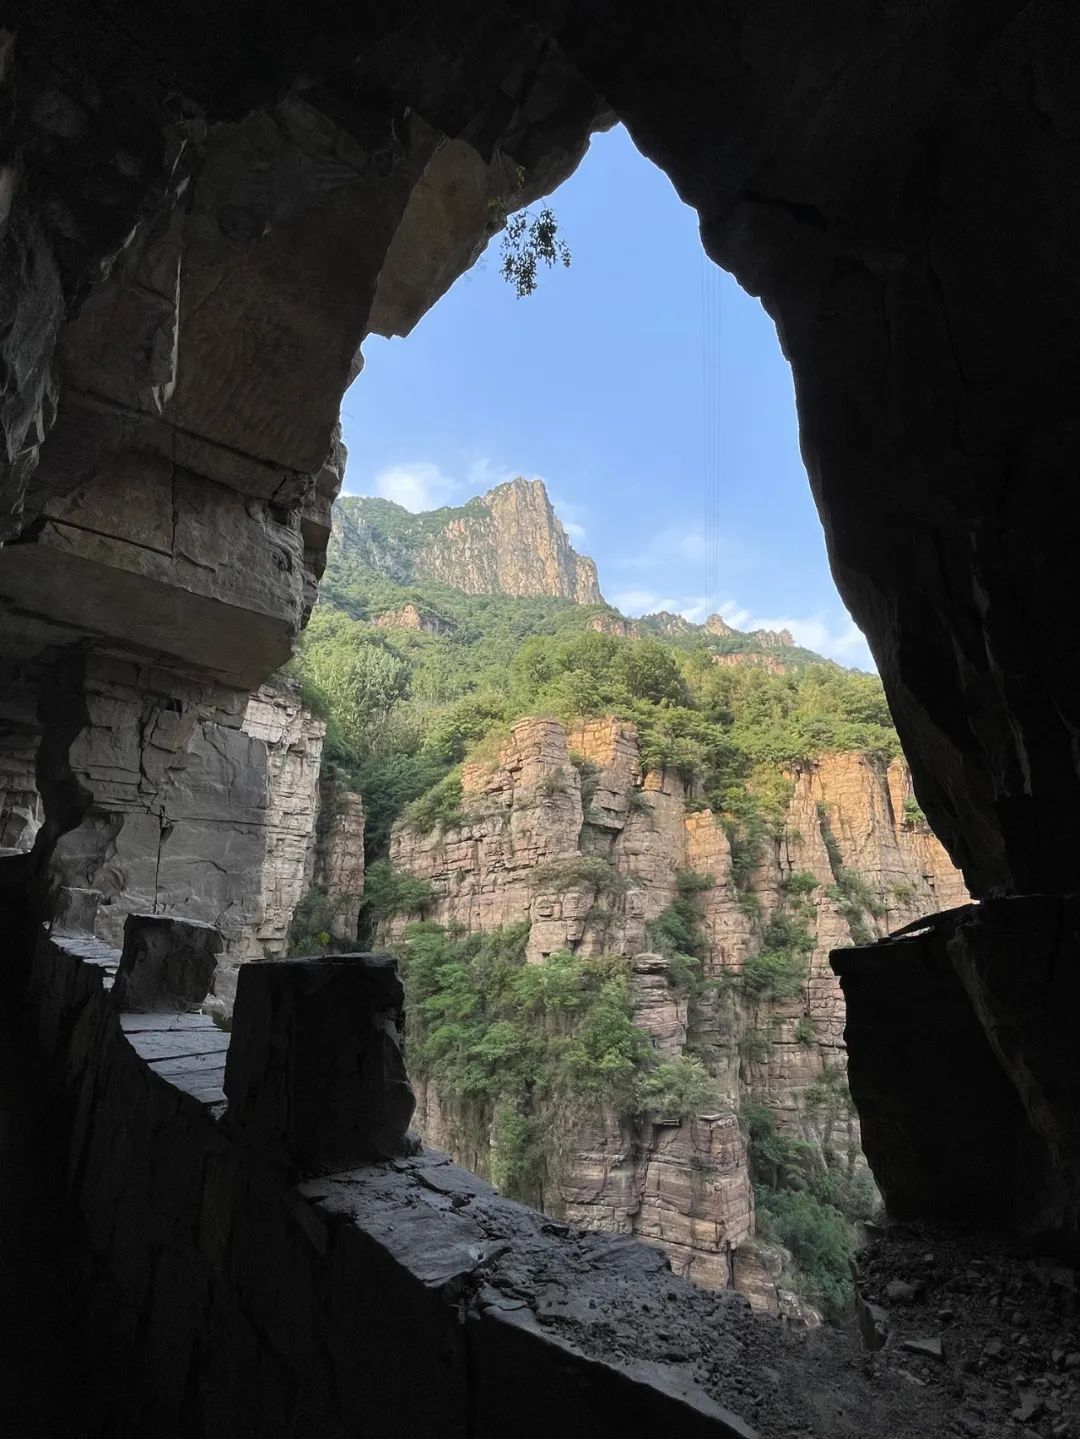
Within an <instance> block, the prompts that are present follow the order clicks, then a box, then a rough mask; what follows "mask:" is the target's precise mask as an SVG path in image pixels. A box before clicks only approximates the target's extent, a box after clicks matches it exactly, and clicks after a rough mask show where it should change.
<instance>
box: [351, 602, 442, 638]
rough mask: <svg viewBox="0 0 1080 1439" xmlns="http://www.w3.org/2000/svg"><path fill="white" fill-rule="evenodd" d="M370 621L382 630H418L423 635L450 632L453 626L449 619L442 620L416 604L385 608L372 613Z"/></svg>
mask: <svg viewBox="0 0 1080 1439" xmlns="http://www.w3.org/2000/svg"><path fill="white" fill-rule="evenodd" d="M371 623H372V624H373V625H377V626H378V627H379V629H383V630H418V631H419V632H420V633H421V634H425V635H445V634H450V633H451V632H452V631H453V628H454V626H453V625H452V624H451V623H450V621H449V620H444V619H442V618H441V617H440V616H439V615H435V614H432V613H431V612H430V611H429V610H421V609H419V608H418V607H417V606H416V605H402V606H401V608H400V609H396V610H385V611H384V612H383V613H382V614H381V615H374V616H373V617H372V621H371Z"/></svg>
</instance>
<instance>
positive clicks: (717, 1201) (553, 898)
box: [386, 719, 966, 1309]
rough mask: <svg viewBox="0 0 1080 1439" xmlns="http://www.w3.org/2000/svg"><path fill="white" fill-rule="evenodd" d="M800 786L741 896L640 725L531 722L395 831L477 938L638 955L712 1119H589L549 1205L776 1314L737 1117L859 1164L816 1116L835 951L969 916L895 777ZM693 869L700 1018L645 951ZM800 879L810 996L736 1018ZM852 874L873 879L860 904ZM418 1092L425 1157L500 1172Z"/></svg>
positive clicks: (844, 768)
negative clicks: (758, 1107)
mask: <svg viewBox="0 0 1080 1439" xmlns="http://www.w3.org/2000/svg"><path fill="white" fill-rule="evenodd" d="M583 775H584V776H585V780H584V783H583ZM790 781H791V792H790V799H789V801H788V805H787V813H786V817H785V823H784V827H783V833H784V838H782V839H778V840H776V841H774V842H770V843H769V844H768V845H767V846H766V848H765V850H764V851H763V852H762V853H761V854H760V855H759V857H758V861H757V864H756V866H755V868H754V870H753V873H752V874H751V875H750V877H749V881H748V883H747V884H746V886H745V887H744V888H743V889H740V888H739V887H738V886H737V885H736V882H735V877H734V870H733V865H732V855H731V845H730V842H729V840H728V836H727V834H726V833H725V830H724V828H723V826H722V825H721V824H720V823H719V822H718V821H717V819H716V817H715V816H714V815H713V814H712V813H711V812H710V811H709V810H707V809H701V808H699V807H697V806H696V805H695V806H692V807H689V806H688V803H687V801H688V795H687V790H686V786H685V784H684V783H683V781H682V780H681V779H680V778H679V776H678V775H677V774H676V773H675V772H674V771H671V770H662V771H653V772H648V773H643V772H642V766H641V761H640V757H639V750H638V743H637V736H636V733H635V731H634V728H633V726H631V725H627V724H623V723H621V722H619V721H616V720H614V719H607V720H596V721H589V722H581V723H578V724H576V725H574V726H571V727H570V728H569V729H567V728H566V727H565V726H564V725H562V724H560V723H559V722H557V721H555V720H547V719H523V720H520V721H519V722H518V723H517V724H516V725H515V726H514V728H513V731H512V736H511V739H510V741H509V742H508V743H507V744H506V745H505V746H504V747H503V749H502V751H501V752H500V754H499V756H498V758H497V760H496V761H495V762H493V763H490V764H483V763H473V764H467V765H466V766H465V767H464V769H463V773H462V789H463V794H464V807H465V811H466V814H467V818H466V820H465V821H464V822H461V823H456V824H454V825H453V826H452V827H449V828H447V829H446V830H445V831H442V830H439V829H433V830H431V831H429V832H427V833H419V832H417V831H416V830H414V829H411V828H409V827H408V826H407V825H399V826H398V827H397V828H396V829H395V831H394V834H393V836H392V840H391V862H392V864H393V865H394V866H395V868H397V869H400V870H404V871H407V872H409V873H411V874H414V875H416V876H418V877H419V878H422V879H424V880H426V881H427V882H428V883H429V884H430V885H431V886H432V888H433V890H434V892H435V894H436V896H437V898H436V901H435V903H434V905H433V906H432V907H431V908H430V909H429V910H428V911H427V913H426V917H427V918H430V919H433V920H435V921H437V922H439V923H442V924H445V925H454V926H460V927H462V928H463V929H465V930H467V931H475V930H491V929H496V928H498V927H500V926H503V925H507V924H517V923H521V922H526V923H528V925H529V940H528V948H527V958H528V959H529V961H531V962H535V961H538V960H541V959H543V958H544V957H545V956H546V955H549V954H551V953H553V952H555V951H556V950H570V951H572V952H574V953H577V954H581V955H585V956H595V955H600V954H611V953H614V954H621V955H624V956H625V957H626V961H627V965H628V969H629V975H630V982H631V993H632V997H633V1004H634V1014H635V1020H636V1022H637V1023H638V1025H639V1026H640V1027H641V1028H642V1029H643V1030H644V1031H645V1032H646V1034H648V1036H649V1038H650V1041H651V1042H652V1044H653V1046H654V1047H655V1049H656V1050H657V1053H658V1056H659V1057H661V1058H668V1057H672V1056H675V1055H679V1054H682V1053H685V1052H686V1050H687V1045H688V1043H689V1042H692V1044H693V1048H694V1049H695V1051H696V1052H697V1053H699V1054H703V1055H704V1056H705V1057H706V1062H707V1067H708V1069H709V1070H710V1072H711V1074H712V1075H713V1076H714V1078H715V1080H716V1082H717V1093H718V1095H719V1096H720V1097H721V1101H720V1105H719V1108H718V1109H717V1111H716V1112H715V1113H708V1114H701V1115H695V1116H692V1117H690V1118H689V1119H685V1120H683V1121H681V1122H667V1121H665V1119H664V1118H663V1116H653V1117H651V1118H649V1119H647V1120H645V1121H641V1122H638V1121H631V1120H629V1119H626V1118H625V1117H620V1116H618V1115H614V1114H610V1113H604V1114H597V1115H596V1116H595V1120H594V1121H591V1122H590V1123H588V1124H587V1125H586V1126H585V1127H584V1129H583V1130H582V1131H581V1132H580V1133H579V1134H578V1136H577V1138H576V1139H575V1141H574V1148H575V1153H574V1156H573V1158H572V1160H571V1162H570V1163H569V1165H568V1166H567V1169H566V1173H565V1175H564V1177H563V1179H562V1180H561V1182H560V1183H559V1186H558V1192H557V1193H552V1194H550V1195H545V1196H544V1201H545V1204H546V1205H547V1206H548V1207H549V1208H553V1209H557V1210H559V1211H560V1212H561V1213H563V1214H565V1215H566V1216H567V1217H568V1218H571V1219H572V1220H573V1221H574V1222H575V1223H577V1224H579V1225H581V1226H582V1227H585V1228H594V1229H604V1230H610V1231H614V1232H618V1233H627V1234H637V1235H639V1236H640V1237H641V1238H643V1239H646V1240H649V1241H650V1242H653V1243H657V1244H660V1245H662V1247H663V1248H664V1249H665V1250H666V1251H667V1253H668V1255H669V1256H670V1258H671V1260H672V1263H673V1265H674V1266H675V1267H676V1268H677V1269H678V1270H679V1271H680V1272H682V1273H684V1274H687V1275H688V1276H690V1277H692V1278H694V1279H696V1280H698V1281H699V1282H702V1283H706V1284H712V1285H724V1284H726V1283H727V1282H728V1281H729V1276H730V1272H731V1266H732V1265H733V1266H734V1270H735V1275H736V1281H737V1282H742V1275H741V1274H740V1264H741V1265H742V1270H743V1272H744V1273H745V1281H746V1288H747V1290H748V1292H750V1293H751V1294H752V1295H753V1296H754V1298H755V1299H756V1300H760V1301H761V1302H762V1303H765V1304H767V1305H768V1306H770V1307H772V1308H773V1309H775V1308H776V1307H777V1303H778V1299H777V1285H776V1283H775V1282H774V1278H770V1276H769V1274H768V1272H767V1263H766V1262H765V1261H763V1260H762V1258H761V1256H760V1254H759V1253H757V1252H756V1251H750V1250H747V1252H746V1254H745V1257H744V1256H741V1255H736V1257H735V1259H734V1260H732V1259H731V1257H730V1256H731V1251H734V1250H738V1249H739V1247H740V1246H745V1245H746V1242H747V1241H748V1240H749V1239H750V1238H751V1236H752V1234H753V1197H752V1194H751V1189H750V1183H749V1176H748V1172H747V1161H746V1148H745V1143H744V1140H743V1136H742V1133H741V1131H740V1128H739V1124H738V1119H737V1112H738V1108H739V1104H740V1100H741V1098H742V1097H743V1096H744V1095H746V1094H751V1093H752V1094H753V1095H754V1096H755V1098H756V1099H758V1100H759V1101H761V1102H764V1103H766V1104H767V1105H768V1106H769V1107H770V1109H771V1110H772V1112H773V1113H774V1115H775V1117H776V1119H777V1121H778V1122H779V1123H780V1125H781V1126H782V1127H783V1128H784V1129H785V1130H786V1131H787V1132H789V1133H791V1134H793V1135H797V1136H799V1137H801V1138H804V1139H806V1140H809V1141H810V1142H812V1143H814V1144H816V1145H817V1146H819V1147H820V1148H822V1149H828V1150H831V1151H833V1152H836V1151H840V1152H852V1151H857V1149H858V1130H857V1125H856V1123H855V1120H854V1117H853V1115H852V1113H851V1111H850V1109H849V1108H847V1107H845V1106H844V1105H843V1104H839V1103H833V1102H825V1103H823V1102H822V1101H821V1100H820V1091H821V1090H822V1086H823V1081H829V1080H830V1079H831V1080H832V1082H833V1084H834V1086H835V1084H836V1082H837V1081H838V1080H840V1079H842V1075H843V1068H844V1061H845V1053H844V1044H843V1024H844V1017H843V1001H842V998H841V994H840V990H839V986H838V984H837V981H836V979H835V977H834V975H833V973H832V970H831V969H830V967H829V953H830V951H831V950H832V949H834V948H835V947H836V946H837V945H841V944H850V943H851V941H852V938H853V933H854V937H856V938H860V939H861V938H864V937H868V936H873V935H875V934H884V933H886V932H887V930H888V929H890V928H895V927H897V926H899V925H902V924H904V923H906V922H908V921H910V920H912V919H915V918H917V917H918V916H920V915H922V914H925V913H927V912H929V911H931V910H935V909H940V908H947V907H950V906H952V905H953V904H956V903H960V902H963V901H964V899H966V892H965V890H964V886H963V881H962V879H961V877H960V875H959V874H958V872H957V871H956V870H955V869H954V868H953V866H952V865H951V864H950V862H949V860H948V857H947V856H946V855H945V852H944V850H943V849H942V848H941V846H940V844H939V843H938V842H937V841H936V840H935V839H934V837H933V836H932V835H931V834H930V832H929V830H928V829H927V828H926V826H925V824H924V823H923V822H921V821H920V820H919V819H918V818H913V817H912V816H913V815H914V814H915V813H916V812H915V811H913V810H912V808H911V806H910V805H908V804H906V801H907V800H908V799H909V797H910V794H911V790H910V777H909V775H908V772H907V769H906V767H905V766H904V765H903V763H902V762H900V761H894V762H893V763H892V764H890V765H888V766H886V765H883V764H878V763H874V762H871V761H869V760H867V759H864V758H862V757H861V756H859V755H856V754H849V753H841V754H834V755H827V756H824V757H822V758H821V759H819V760H817V761H814V762H813V763H808V764H805V765H802V766H799V767H798V768H797V769H796V770H794V771H793V772H792V774H791V775H790ZM597 864H599V869H597V868H596V866H597ZM605 866H608V867H609V869H608V870H607V871H606V870H605ZM683 870H692V871H694V872H695V873H697V874H699V875H701V876H704V877H705V878H706V879H707V880H709V881H710V882H711V887H709V888H708V889H706V890H705V891H704V892H703V893H702V894H701V895H700V900H701V903H702V908H703V915H704V919H703V924H704V930H705V933H706V935H707V949H706V953H705V958H704V978H705V980H706V984H705V988H704V992H703V995H702V997H701V998H700V999H698V1000H697V1001H696V1002H694V1003H693V1004H688V1002H687V999H686V997H685V996H684V995H683V996H681V995H680V992H679V990H678V986H677V984H676V983H675V980H674V979H673V977H672V975H671V972H670V966H669V964H668V962H667V961H666V960H665V959H664V958H663V957H662V956H661V955H657V954H654V953H650V945H649V940H648V925H649V923H650V922H651V921H652V920H655V919H656V918H657V917H658V916H659V914H660V913H661V911H662V910H663V909H664V908H665V906H666V905H668V904H669V903H670V902H671V901H672V900H673V899H674V898H675V896H676V893H677V882H678V875H679V872H680V871H683ZM607 873H610V875H611V876H612V878H613V880H614V881H615V882H613V883H608V882H606V878H605V876H606V874H607ZM793 876H798V883H799V885H800V886H801V888H802V889H803V890H809V891H810V893H809V901H808V903H809V906H810V909H809V919H808V926H809V931H810V934H811V935H812V939H813V950H812V952H811V953H810V955H809V957H808V967H807V975H806V979H805V982H804V983H803V985H802V986H801V988H800V991H799V993H798V994H797V995H796V996H795V997H793V998H792V999H791V1000H790V1001H784V1002H774V1003H771V1004H768V1005H766V1006H760V1005H755V1004H753V1003H751V1002H750V1001H747V1000H745V999H738V998H736V999H733V998H732V993H733V991H734V992H735V993H737V992H738V976H739V974H740V973H741V971H742V968H743V965H744V964H745V962H746V960H747V959H748V958H749V957H750V956H751V955H754V954H756V953H757V952H758V950H759V949H760V947H761V937H762V931H763V929H764V927H765V926H766V925H767V924H768V922H769V920H770V919H772V918H773V916H775V915H778V914H780V913H782V912H786V907H787V906H788V905H789V903H790V896H789V891H790V888H791V882H792V877H793ZM851 876H857V878H858V881H859V887H858V889H857V891H856V894H857V896H858V898H857V900H856V901H854V902H853V900H852V898H851V894H852V888H851V882H850V877H851ZM853 904H854V907H853ZM406 923H407V917H401V918H399V919H398V920H396V921H394V922H393V924H392V925H391V926H390V927H389V930H388V932H387V935H386V938H387V939H388V940H389V941H391V942H393V941H394V940H395V938H397V937H398V936H399V935H400V932H401V930H402V928H403V926H404V925H405V924H406ZM710 981H712V982H711V983H710ZM418 1088H419V1110H418V1114H419V1122H420V1124H421V1127H422V1128H423V1130H424V1133H425V1137H426V1138H427V1139H428V1140H429V1142H431V1143H435V1144H440V1145H443V1146H445V1147H448V1148H451V1149H455V1150H456V1152H457V1153H458V1155H459V1158H460V1159H461V1161H462V1162H463V1163H466V1164H469V1165H471V1166H473V1167H476V1168H478V1169H479V1170H480V1171H481V1172H486V1170H487V1169H488V1165H489V1156H488V1155H487V1154H486V1153H484V1152H483V1151H482V1149H481V1150H480V1151H477V1150H476V1147H475V1139H474V1138H473V1139H469V1140H466V1139H465V1136H464V1129H463V1127H462V1126H459V1125H457V1124H456V1122H455V1114H454V1103H453V1096H448V1095H439V1094H436V1093H434V1091H433V1089H432V1086H431V1085H430V1084H428V1085H424V1084H421V1085H419V1086H418ZM841 1092H842V1090H841ZM466 1145H471V1146H472V1147H471V1148H469V1149H468V1152H465V1149H464V1148H463V1146H466ZM763 1265H764V1266H765V1267H763Z"/></svg>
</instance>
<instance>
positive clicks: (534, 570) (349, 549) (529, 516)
mask: <svg viewBox="0 0 1080 1439" xmlns="http://www.w3.org/2000/svg"><path fill="white" fill-rule="evenodd" d="M330 558H331V562H333V563H338V564H340V563H341V562H342V561H348V560H352V561H354V562H356V563H359V564H362V565H365V566H367V567H369V568H371V569H373V570H376V571H377V572H378V573H380V574H383V575H385V576H386V577H387V578H389V579H391V580H394V581H395V582H397V583H399V584H405V583H408V582H409V581H410V580H421V579H427V580H435V581H438V582H439V583H442V584H446V585H452V586H453V587H454V588H455V589H459V590H463V591H464V592H465V593H466V594H470V595H521V596H524V595H530V596H535V595H550V596H552V597H553V598H558V599H567V600H573V601H574V602H575V603H577V604H583V605H593V604H600V603H602V596H601V594H600V586H599V583H598V581H597V577H596V565H595V564H594V563H593V561H592V560H591V559H588V558H587V557H586V556H584V555H579V554H578V553H577V552H576V550H575V549H574V548H573V546H572V545H571V544H570V541H569V540H568V539H567V537H566V531H565V530H564V529H563V527H562V523H561V521H560V520H559V517H558V515H557V514H556V513H555V510H554V508H553V507H552V504H551V501H550V499H549V498H548V494H547V490H546V489H545V488H544V483H543V481H542V480H526V479H516V480H511V481H510V482H509V483H507V484H503V485H497V486H496V487H495V489H493V490H489V491H488V493H487V494H486V495H481V496H479V497H478V498H477V499H475V500H470V501H469V503H468V504H467V505H462V506H460V507H457V508H447V509H442V510H433V511H430V512H428V513H426V514H422V515H412V514H410V513H409V511H408V510H405V509H403V508H402V507H401V506H400V505H394V504H392V503H391V502H390V501H389V500H377V499H366V498H358V497H356V496H348V497H346V498H345V499H344V500H341V501H340V502H339V504H338V507H337V511H336V513H335V523H334V533H333V538H332V540H331V545H330Z"/></svg>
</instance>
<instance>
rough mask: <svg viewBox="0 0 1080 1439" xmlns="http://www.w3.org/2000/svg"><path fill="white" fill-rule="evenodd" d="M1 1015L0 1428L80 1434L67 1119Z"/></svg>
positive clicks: (76, 1263)
mask: <svg viewBox="0 0 1080 1439" xmlns="http://www.w3.org/2000/svg"><path fill="white" fill-rule="evenodd" d="M48 1095H49V1091H48V1087H47V1085H46V1082H45V1078H44V1075H43V1074H42V1072H41V1069H40V1065H39V1063H38V1061H37V1058H36V1056H35V1055H34V1054H33V1051H32V1050H31V1049H30V1047H29V1046H28V1045H27V1044H26V1043H25V1042H23V1041H22V1040H21V1038H20V1037H19V1036H18V1035H17V1034H16V1033H14V1032H13V1029H12V1026H11V1025H10V1024H6V1023H4V1022H3V1019H2V1018H0V1435H3V1439H89V1436H91V1435H95V1434H97V1433H100V1428H99V1426H98V1425H97V1424H96V1423H95V1421H94V1418H93V1416H92V1414H91V1413H90V1412H88V1407H87V1393H88V1388H89V1383H88V1381H89V1378H90V1373H91V1364H90V1358H89V1352H88V1343H87V1336H88V1332H89V1326H88V1323H87V1318H88V1305H87V1302H86V1292H85V1285H84V1282H83V1276H84V1274H85V1264H84V1262H83V1254H82V1251H81V1246H80V1237H79V1236H80V1225H79V1223H78V1222H77V1220H76V1219H75V1218H74V1217H73V1216H72V1215H71V1213H70V1212H69V1210H68V1207H67V1204H66V1185H65V1178H66V1176H65V1165H66V1158H67V1147H66V1142H65V1141H66V1117H65V1116H64V1114H63V1110H62V1108H61V1107H59V1106H56V1105H50V1104H49V1102H48Z"/></svg>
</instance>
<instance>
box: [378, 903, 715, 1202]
mask: <svg viewBox="0 0 1080 1439" xmlns="http://www.w3.org/2000/svg"><path fill="white" fill-rule="evenodd" d="M528 936H529V927H528V925H527V924H519V925H511V926H506V927H504V928H503V929H500V930H491V931H488V932H486V933H475V934H469V935H462V934H459V933H454V932H453V931H450V930H447V929H444V928H443V927H442V926H440V925H437V924H432V923H421V924H415V925H410V926H409V928H408V929H407V931H406V934H405V938H404V942H403V944H402V947H401V959H402V971H403V975H404V981H405V994H406V1013H407V1026H406V1048H407V1058H408V1064H409V1069H410V1072H412V1073H413V1074H415V1075H416V1076H418V1077H419V1078H423V1079H431V1080H433V1081H435V1082H436V1083H437V1085H438V1089H439V1093H440V1095H441V1097H442V1099H443V1103H444V1105H448V1106H450V1107H451V1108H452V1109H453V1111H454V1112H455V1114H456V1116H457V1119H458V1122H459V1123H461V1124H463V1125H464V1126H465V1127H466V1129H467V1130H468V1137H469V1139H470V1140H471V1142H472V1143H473V1144H474V1145H475V1146H476V1147H477V1148H478V1149H480V1150H484V1149H486V1148H487V1147H488V1144H489V1142H491V1143H492V1146H493V1147H492V1158H491V1164H492V1175H493V1178H495V1180H496V1182H497V1183H498V1184H499V1186H500V1187H501V1188H503V1189H504V1191H505V1192H506V1193H507V1194H510V1195H511V1196H512V1197H514V1198H518V1199H522V1200H525V1201H527V1202H529V1203H533V1204H539V1205H541V1206H543V1205H548V1206H550V1205H552V1204H555V1203H557V1199H558V1196H557V1185H558V1178H559V1174H560V1171H561V1166H562V1164H563V1163H564V1162H565V1160H566V1158H567V1157H568V1155H569V1152H570V1149H569V1147H570V1146H571V1145H572V1143H573V1137H574V1131H575V1128H576V1126H577V1125H579V1124H580V1123H581V1122H582V1120H584V1119H585V1118H586V1117H588V1116H590V1115H593V1116H594V1115H595V1114H596V1113H597V1111H598V1110H603V1109H612V1110H614V1111H615V1112H616V1113H617V1114H620V1115H623V1116H625V1117H638V1118H645V1117H649V1118H653V1119H655V1120H657V1121H659V1122H677V1121H679V1120H682V1119H684V1118H686V1117H687V1116H688V1115H689V1114H692V1113H696V1112H699V1111H700V1110H702V1109H707V1108H708V1107H709V1106H710V1105H711V1104H713V1103H715V1099H716V1093H715V1084H714V1081H713V1080H712V1079H711V1078H710V1076H709V1075H708V1073H707V1071H706V1070H705V1068H704V1066H703V1065H702V1063H701V1061H700V1060H699V1059H697V1058H694V1057H690V1056H680V1057H678V1058H675V1059H672V1060H660V1059H658V1057H657V1055H656V1053H655V1051H654V1050H653V1049H652V1046H651V1045H650V1044H649V1041H648V1038H647V1036H646V1035H645V1034H644V1032H643V1031H642V1030H641V1029H639V1028H638V1027H637V1025H635V1024H634V1021H633V1014H632V1008H631V999H630V985H629V977H628V973H627V966H626V961H624V960H621V959H615V958H607V957H605V958H600V959H584V958H582V957H580V956H578V955H573V954H570V953H568V952H565V951H559V952H557V953H555V954H551V955H549V956H548V957H547V958H546V959H544V960H541V961H538V962H535V963H532V964H527V963H526V962H525V951H526V946H527V944H528Z"/></svg>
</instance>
